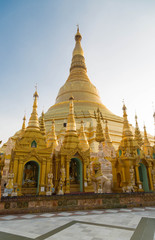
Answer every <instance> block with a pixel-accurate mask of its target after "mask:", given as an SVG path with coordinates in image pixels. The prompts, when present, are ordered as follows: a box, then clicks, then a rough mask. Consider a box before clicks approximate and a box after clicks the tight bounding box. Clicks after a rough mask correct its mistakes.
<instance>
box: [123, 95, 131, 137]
mask: <svg viewBox="0 0 155 240" xmlns="http://www.w3.org/2000/svg"><path fill="white" fill-rule="evenodd" d="M122 110H123V118H124V121H123V137H127V136H128V137H132V136H133V135H132V132H131V130H130V125H129V122H128V118H127V116H128V115H127V113H126V110H127V108H126V106H125V103H124V100H123V108H122Z"/></svg>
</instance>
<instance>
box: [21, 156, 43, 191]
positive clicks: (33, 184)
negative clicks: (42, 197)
mask: <svg viewBox="0 0 155 240" xmlns="http://www.w3.org/2000/svg"><path fill="white" fill-rule="evenodd" d="M39 175H40V174H39V165H38V163H37V162H35V161H29V162H27V163H26V164H25V166H24V171H23V182H22V193H23V194H24V193H36V194H37V193H38V186H39Z"/></svg>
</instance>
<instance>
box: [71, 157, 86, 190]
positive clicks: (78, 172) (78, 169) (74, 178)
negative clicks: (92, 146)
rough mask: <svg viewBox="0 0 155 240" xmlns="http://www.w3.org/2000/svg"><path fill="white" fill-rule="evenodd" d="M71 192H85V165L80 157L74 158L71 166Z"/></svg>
mask: <svg viewBox="0 0 155 240" xmlns="http://www.w3.org/2000/svg"><path fill="white" fill-rule="evenodd" d="M69 177H70V192H83V167H82V162H81V161H80V160H79V159H78V158H72V159H71V161H70V167H69Z"/></svg>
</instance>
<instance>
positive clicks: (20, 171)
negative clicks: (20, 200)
mask: <svg viewBox="0 0 155 240" xmlns="http://www.w3.org/2000/svg"><path fill="white" fill-rule="evenodd" d="M22 178H23V161H22V160H19V167H18V178H17V184H18V188H19V193H18V195H21V194H22V193H21V188H22Z"/></svg>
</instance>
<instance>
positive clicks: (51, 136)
mask: <svg viewBox="0 0 155 240" xmlns="http://www.w3.org/2000/svg"><path fill="white" fill-rule="evenodd" d="M52 143H53V144H54V145H53V146H54V147H56V146H57V145H58V141H57V136H56V133H55V122H54V119H52V126H51V131H50V132H49V134H48V140H47V146H48V147H50V146H51V145H52Z"/></svg>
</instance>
